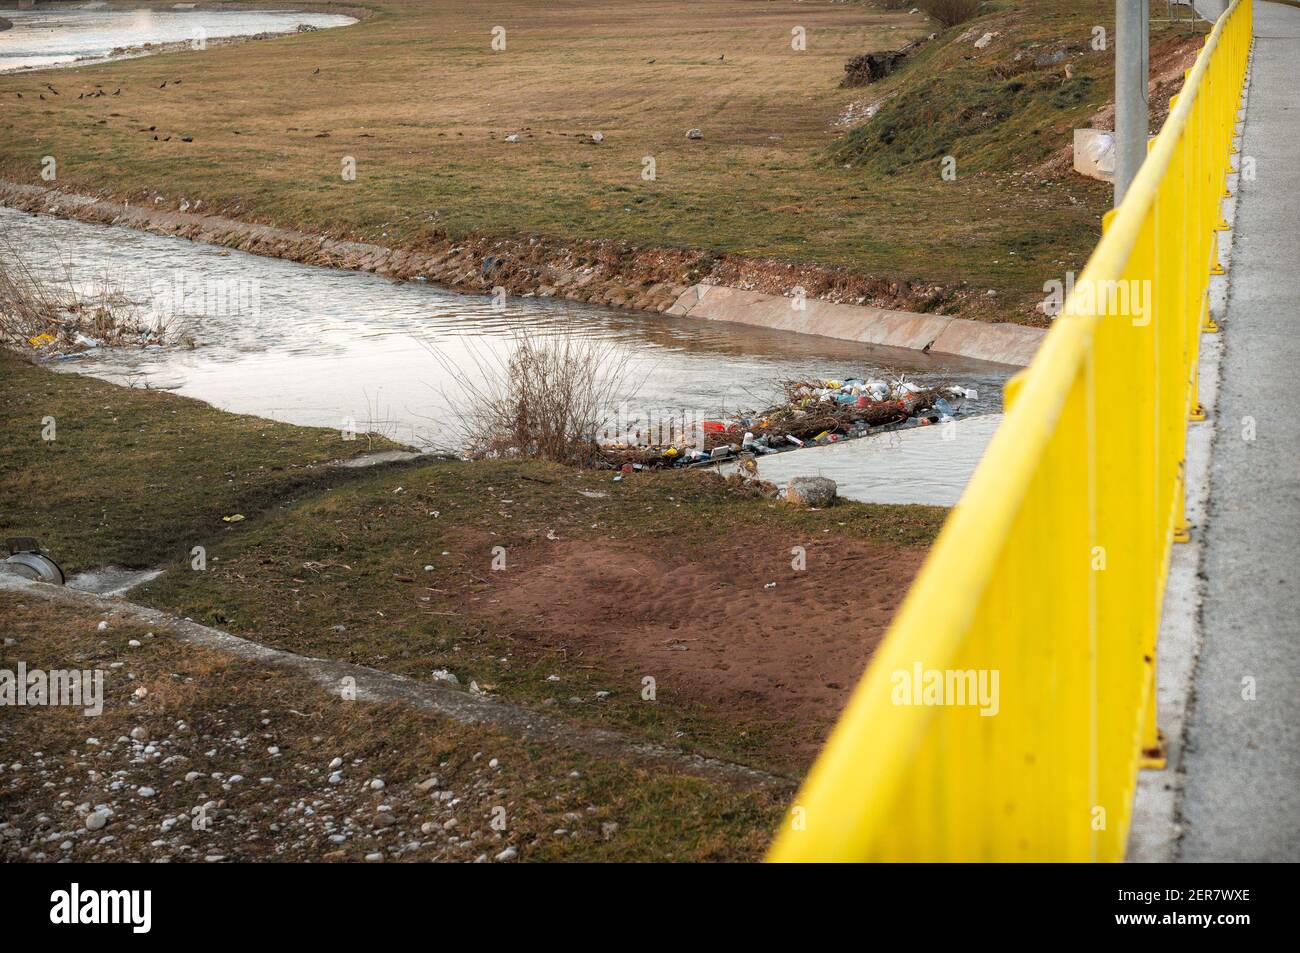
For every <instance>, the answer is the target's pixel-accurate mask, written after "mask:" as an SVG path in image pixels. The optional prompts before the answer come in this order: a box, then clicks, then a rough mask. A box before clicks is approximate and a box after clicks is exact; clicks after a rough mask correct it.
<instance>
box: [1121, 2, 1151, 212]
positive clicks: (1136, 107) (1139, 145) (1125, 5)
mask: <svg viewBox="0 0 1300 953" xmlns="http://www.w3.org/2000/svg"><path fill="white" fill-rule="evenodd" d="M1150 12H1151V11H1150V0H1115V204H1116V205H1119V203H1120V202H1122V201H1123V200H1124V194H1125V193H1126V192H1127V191H1128V187H1129V186H1130V185H1132V184H1133V179H1134V178H1135V177H1136V176H1137V171H1138V169H1139V168H1140V167H1141V165H1142V160H1143V159H1145V158H1146V154H1147V77H1148V75H1149V72H1148V68H1147V56H1148V50H1147V34H1148V29H1149V23H1150V21H1151V16H1150Z"/></svg>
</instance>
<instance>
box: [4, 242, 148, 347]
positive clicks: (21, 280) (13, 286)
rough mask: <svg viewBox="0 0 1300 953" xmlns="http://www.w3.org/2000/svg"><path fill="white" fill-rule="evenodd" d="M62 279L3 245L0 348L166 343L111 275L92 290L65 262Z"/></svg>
mask: <svg viewBox="0 0 1300 953" xmlns="http://www.w3.org/2000/svg"><path fill="white" fill-rule="evenodd" d="M62 265H63V275H62V277H61V278H50V277H48V276H46V275H44V274H43V273H41V272H39V271H38V270H37V269H36V268H34V267H33V266H32V265H31V263H30V262H29V261H28V260H27V259H26V258H25V257H24V256H23V254H22V252H21V251H19V249H18V248H17V247H16V246H15V245H14V244H13V243H12V242H10V241H8V240H3V241H0V345H3V346H5V347H8V348H10V349H15V350H33V349H37V350H42V349H44V350H55V349H58V350H72V349H76V348H79V347H84V346H86V344H87V343H88V341H92V340H93V342H94V343H98V344H109V345H123V344H136V345H138V344H150V343H161V342H162V340H163V338H164V337H165V335H166V330H167V329H166V328H165V327H163V326H149V325H148V324H147V322H146V321H145V320H144V318H143V316H142V315H141V313H140V309H139V307H138V306H137V304H136V302H135V301H134V300H133V299H132V298H131V296H130V295H129V294H127V293H126V291H125V290H124V289H123V288H122V287H121V286H120V285H118V284H117V283H116V282H114V281H113V280H112V279H111V278H110V277H109V276H108V275H107V274H106V273H105V274H103V275H101V276H100V278H99V280H98V281H97V282H96V283H95V284H94V286H93V287H91V288H90V289H89V290H83V289H81V288H79V287H78V286H77V283H76V282H75V281H74V280H73V278H72V273H71V266H70V265H69V263H68V262H67V261H66V260H65V261H63V263H62Z"/></svg>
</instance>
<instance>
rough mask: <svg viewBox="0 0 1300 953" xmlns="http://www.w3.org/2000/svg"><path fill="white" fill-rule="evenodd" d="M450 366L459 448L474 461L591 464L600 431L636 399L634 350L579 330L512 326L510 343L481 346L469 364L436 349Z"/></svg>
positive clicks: (445, 365) (451, 404)
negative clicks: (623, 405)
mask: <svg viewBox="0 0 1300 953" xmlns="http://www.w3.org/2000/svg"><path fill="white" fill-rule="evenodd" d="M429 349H430V351H431V352H432V353H433V355H434V356H435V357H436V358H437V360H438V362H439V363H440V364H441V365H442V367H443V368H444V369H445V370H446V371H447V373H448V375H449V377H450V378H451V380H452V382H453V387H452V390H453V393H451V394H449V393H448V389H447V388H444V389H443V397H444V399H445V400H446V402H447V404H448V406H449V407H450V408H451V412H452V414H453V417H454V418H455V423H454V425H453V431H454V433H455V436H456V439H457V440H458V442H459V444H460V447H459V449H460V451H461V452H462V453H464V454H465V455H466V456H468V457H470V458H471V459H503V458H504V459H509V458H517V459H538V460H550V461H553V462H555V463H566V464H574V465H578V466H589V465H591V464H592V463H593V462H594V461H595V459H596V456H597V450H598V447H597V443H596V435H597V433H599V432H600V431H601V429H602V428H603V427H604V426H605V424H606V423H607V422H608V421H609V419H610V417H611V416H612V409H613V408H614V406H615V405H616V404H617V403H618V402H619V401H621V400H626V399H628V398H629V397H631V396H632V395H631V393H630V389H634V388H631V381H630V378H631V373H630V370H631V369H630V358H631V355H630V353H629V352H628V350H627V348H626V347H624V346H623V345H621V344H620V343H618V342H616V341H608V340H597V339H593V338H591V337H589V336H586V335H584V334H582V333H581V332H580V331H579V330H578V329H577V328H575V327H562V328H559V329H556V328H553V327H541V328H538V327H533V326H528V325H525V324H522V323H516V324H514V325H512V327H511V329H510V332H509V343H508V344H507V345H506V346H505V347H504V348H496V347H493V346H492V345H491V344H490V343H489V344H487V345H482V346H480V345H474V346H473V347H472V350H471V353H472V357H471V359H470V362H469V364H468V365H466V364H463V363H460V362H457V361H456V360H454V359H453V358H452V357H451V356H450V355H448V354H446V353H444V352H442V351H439V350H437V348H435V347H430V348H429Z"/></svg>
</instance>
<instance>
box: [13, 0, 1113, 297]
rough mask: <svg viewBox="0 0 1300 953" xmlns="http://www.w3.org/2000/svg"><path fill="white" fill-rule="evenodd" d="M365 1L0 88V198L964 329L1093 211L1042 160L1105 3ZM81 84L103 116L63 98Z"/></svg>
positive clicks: (1082, 90)
mask: <svg viewBox="0 0 1300 953" xmlns="http://www.w3.org/2000/svg"><path fill="white" fill-rule="evenodd" d="M317 6H319V5H317ZM372 6H373V8H374V10H375V13H374V15H373V16H371V17H370V18H368V19H366V20H365V21H363V22H361V23H359V24H357V25H355V26H352V27H349V28H347V29H341V30H328V31H323V32H320V33H313V34H309V35H301V36H293V37H286V38H283V39H274V40H267V41H261V42H257V43H249V44H244V45H239V46H230V47H221V48H213V49H209V50H208V51H206V52H202V53H179V54H167V55H163V56H157V57H147V58H144V59H138V60H133V61H123V62H117V63H110V64H103V65H96V66H87V67H84V68H79V69H77V70H76V71H75V72H69V71H59V72H57V73H49V74H37V75H25V76H5V77H0V176H3V177H4V178H7V179H10V180H16V181H24V182H35V183H39V182H40V178H39V171H40V160H41V157H42V156H45V155H53V156H55V157H56V158H57V160H58V163H59V166H58V171H59V178H58V182H59V184H60V185H61V186H65V187H68V188H71V189H77V190H82V191H87V192H95V193H100V194H105V195H112V196H114V197H118V198H125V199H130V200H132V201H133V202H136V203H143V204H149V205H155V202H154V199H155V197H156V196H157V195H162V196H163V198H164V200H165V201H164V202H162V203H159V204H158V205H157V207H175V206H176V205H178V204H179V203H180V201H181V200H182V199H188V200H189V201H190V202H191V203H192V202H193V201H194V200H196V199H199V198H201V199H202V200H203V203H204V205H203V207H204V209H205V210H210V211H223V212H225V213H227V214H232V215H235V216H237V217H243V218H246V219H250V220H256V221H262V222H271V223H275V224H279V225H284V226H291V227H300V228H303V229H306V230H311V231H316V232H321V233H330V234H336V235H347V236H351V237H357V238H364V239H367V240H372V241H377V242H381V243H387V244H398V245H406V246H411V247H418V246H419V245H420V244H421V243H422V242H425V241H428V240H430V239H432V238H433V237H434V236H440V235H444V234H448V233H449V234H451V235H452V236H465V235H470V234H482V233H489V234H502V235H519V234H535V235H540V236H548V237H552V238H557V239H561V240H576V239H618V240H627V241H630V242H635V243H637V244H639V245H641V246H655V247H683V248H695V249H705V250H708V251H710V252H712V253H717V252H730V253H737V254H742V255H747V256H772V257H775V258H778V259H783V260H788V261H794V262H800V263H820V264H827V265H840V266H845V267H847V268H848V269H850V270H851V271H853V272H854V273H860V274H869V275H882V276H886V277H889V278H896V279H916V280H920V281H928V282H936V283H940V284H954V283H959V282H969V283H970V285H971V288H972V292H973V293H972V294H970V295H969V296H968V297H967V301H966V304H965V305H964V306H963V311H964V312H966V313H970V314H971V315H972V316H985V317H997V318H1010V319H1013V320H1034V318H1033V314H1032V305H1033V303H1034V301H1036V300H1037V298H1039V297H1041V287H1042V283H1043V282H1044V281H1045V280H1046V279H1047V278H1051V277H1059V276H1060V274H1061V273H1062V272H1063V271H1064V270H1065V269H1067V268H1073V267H1077V266H1078V265H1079V264H1080V263H1081V262H1082V260H1083V258H1084V256H1085V255H1086V253H1087V252H1088V250H1089V249H1090V248H1091V246H1092V244H1093V242H1094V241H1095V238H1096V234H1097V229H1098V216H1099V215H1100V214H1101V212H1102V211H1104V210H1105V208H1106V206H1107V197H1108V192H1107V189H1106V187H1105V186H1104V185H1102V184H1100V183H1094V182H1089V181H1086V180H1083V179H1080V178H1078V177H1076V176H1073V175H1072V174H1069V173H1064V174H1063V173H1061V172H1060V171H1059V170H1058V171H1052V170H1051V169H1050V168H1047V167H1045V166H1044V163H1045V160H1047V159H1049V157H1051V156H1052V155H1053V153H1055V152H1057V150H1059V149H1061V148H1062V147H1063V146H1066V145H1067V144H1068V143H1069V142H1070V130H1071V129H1072V128H1073V127H1076V126H1081V125H1086V124H1087V120H1088V117H1089V116H1090V115H1092V114H1093V113H1094V112H1096V111H1097V110H1098V109H1099V108H1100V107H1102V106H1103V105H1104V104H1105V103H1106V102H1107V99H1108V89H1109V87H1110V84H1111V75H1112V74H1111V57H1110V54H1109V53H1101V52H1095V51H1093V50H1092V49H1091V48H1090V46H1089V41H1090V40H1091V36H1092V28H1093V27H1094V25H1108V24H1109V23H1110V20H1111V17H1112V16H1113V5H1109V4H1107V3H1105V2H1103V0H1088V2H1084V3H1077V2H1073V0H1069V2H1067V0H1024V2H1018V3H1010V2H1005V0H998V2H991V3H987V4H984V5H983V12H982V13H981V15H980V16H978V17H977V18H976V19H974V20H973V21H970V22H969V23H968V24H964V25H962V26H960V27H957V28H954V29H952V30H948V31H942V30H941V28H939V27H938V25H937V24H935V23H933V22H932V21H926V20H924V19H923V18H921V17H920V16H912V15H909V14H908V13H907V12H906V11H905V10H903V11H899V12H887V11H884V10H881V9H878V8H875V7H872V6H869V5H865V4H857V3H852V4H844V3H838V4H831V3H799V4H794V3H755V2H748V0H713V2H694V0H692V2H682V0H650V2H641V3H636V4H624V5H617V4H616V5H611V4H609V3H606V2H602V0H569V2H564V3H554V4H544V5H543V4H536V3H531V2H524V0H485V2H482V3H477V4H473V5H465V4H461V3H457V2H454V0H382V2H377V3H375V4H373V5H372ZM498 25H500V26H504V27H505V28H506V37H507V47H506V50H505V51H502V52H493V51H492V49H491V48H490V45H489V44H490V41H491V36H490V31H491V30H492V28H493V27H494V26H498ZM795 27H803V28H804V29H805V30H806V33H807V38H808V42H807V49H806V51H803V52H796V51H794V50H792V49H791V43H790V40H791V30H792V29H793V28H795ZM971 29H974V30H975V31H976V32H975V34H974V36H968V37H966V38H965V39H961V37H962V36H963V34H964V33H966V32H967V31H968V30H971ZM934 30H940V36H939V37H938V39H937V40H936V41H934V42H932V43H929V44H927V45H926V46H924V47H923V48H922V51H921V52H920V53H919V54H918V55H917V56H915V57H914V58H913V59H912V60H910V61H909V62H907V63H906V64H905V66H904V67H903V68H902V69H901V70H900V71H899V72H898V73H896V74H895V75H893V76H891V77H889V78H887V79H886V80H884V81H883V82H881V83H878V84H876V85H873V86H870V87H867V88H863V89H848V90H845V89H840V88H838V83H839V80H840V78H841V77H842V75H843V65H844V63H845V62H846V61H847V60H848V59H849V58H850V57H852V56H854V55H856V54H858V53H861V52H864V51H868V50H878V49H888V48H893V47H898V46H901V45H902V44H903V43H904V42H905V41H907V40H909V39H913V38H915V37H917V36H921V35H924V34H926V33H929V32H931V31H934ZM984 31H988V32H992V33H994V34H995V37H994V39H993V40H992V42H991V43H989V44H988V46H987V47H986V48H983V49H976V48H975V46H974V42H973V41H974V37H977V36H979V35H980V34H981V33H982V32H984ZM1059 52H1063V53H1064V54H1065V59H1064V60H1063V61H1062V60H1058V61H1056V62H1051V60H1052V58H1053V57H1052V55H1051V54H1054V53H1059ZM1040 62H1041V63H1042V64H1043V65H1038V64H1039V63H1040ZM1067 63H1068V64H1069V65H1070V66H1071V68H1072V75H1071V76H1070V77H1069V78H1067V77H1066V75H1065V73H1064V67H1065V65H1066V64H1067ZM318 68H319V73H316V72H315V71H316V70H317V69H318ZM49 80H54V81H55V84H56V88H58V89H59V93H60V95H58V96H55V95H53V94H51V93H50V92H49V91H48V90H44V87H43V84H44V83H45V82H47V81H49ZM177 80H181V81H182V83H181V84H180V85H176V81H177ZM164 82H166V83H167V85H166V87H165V88H162V84H163V83H164ZM97 84H100V85H102V86H103V87H104V88H105V90H107V91H109V92H112V91H114V90H116V89H117V88H118V87H120V88H121V89H122V93H121V95H120V96H112V95H109V96H104V97H99V98H94V99H78V98H77V94H78V93H79V92H89V91H93V90H94V89H95V86H96V85H97ZM19 93H22V94H23V98H22V99H18V98H17V95H18V94H19ZM41 93H43V94H44V97H45V98H44V100H41V99H39V98H38V95H40V94H41ZM881 98H884V99H885V102H884V104H883V106H882V107H881V108H880V111H879V112H878V114H877V115H876V116H875V117H874V118H872V119H871V120H869V121H867V122H866V123H865V124H862V125H860V126H859V127H858V128H855V129H853V130H852V131H848V132H846V131H845V128H844V127H842V126H838V125H836V118H837V117H839V116H840V115H842V114H843V113H844V112H845V111H846V109H848V107H849V106H850V104H858V105H859V106H861V105H863V104H865V103H867V102H871V101H875V100H878V99H881ZM691 127H698V128H700V129H701V130H702V131H703V133H704V139H703V140H702V141H688V140H687V139H686V138H685V131H686V130H687V129H688V128H691ZM151 130H152V131H151ZM596 131H600V132H602V133H603V134H604V137H605V138H604V141H603V142H602V143H600V144H598V145H597V144H589V143H584V142H582V141H581V140H582V138H583V137H586V136H589V134H590V133H593V132H596ZM510 133H519V134H521V136H522V141H520V142H517V143H508V142H505V141H504V139H505V137H506V136H507V135H508V134H510ZM183 136H185V137H192V139H193V141H192V142H183V141H181V137H183ZM167 137H170V141H165V140H166V139H167ZM349 155H350V156H354V157H355V158H356V160H357V179H356V181H355V182H345V181H343V180H342V178H341V176H340V168H341V161H342V158H343V157H344V156H349ZM647 155H653V156H654V157H655V159H656V163H657V171H658V177H657V179H656V180H655V181H645V180H643V179H642V177H641V170H642V159H643V157H644V156H647ZM945 155H951V156H953V157H955V158H956V160H957V170H958V176H957V179H956V181H952V182H945V181H942V180H941V178H940V175H939V171H940V169H939V162H940V159H941V158H942V157H943V156H945ZM986 288H993V289H996V290H997V291H998V292H999V295H998V297H996V298H990V297H987V296H985V295H984V289H986Z"/></svg>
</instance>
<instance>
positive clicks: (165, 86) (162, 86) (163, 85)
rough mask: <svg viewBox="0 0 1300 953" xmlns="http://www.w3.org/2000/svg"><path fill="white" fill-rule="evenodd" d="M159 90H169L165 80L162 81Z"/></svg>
mask: <svg viewBox="0 0 1300 953" xmlns="http://www.w3.org/2000/svg"><path fill="white" fill-rule="evenodd" d="M158 88H159V89H166V88H167V80H163V81H162V85H161V86H159V87H158Z"/></svg>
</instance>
